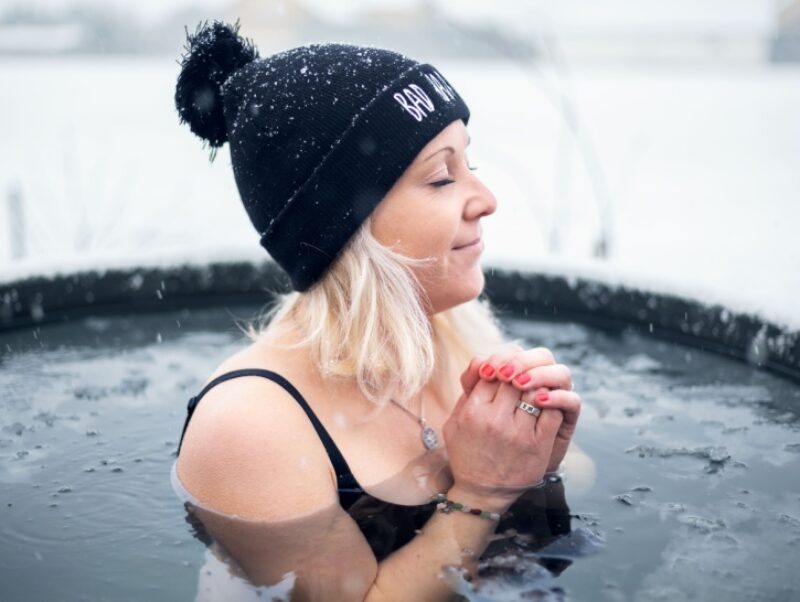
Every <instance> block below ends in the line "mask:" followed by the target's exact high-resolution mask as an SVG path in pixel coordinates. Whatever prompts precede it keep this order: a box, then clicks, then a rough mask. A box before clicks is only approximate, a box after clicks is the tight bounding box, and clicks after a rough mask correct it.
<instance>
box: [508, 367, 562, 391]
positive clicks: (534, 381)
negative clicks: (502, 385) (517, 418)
mask: <svg viewBox="0 0 800 602" xmlns="http://www.w3.org/2000/svg"><path fill="white" fill-rule="evenodd" d="M526 376H527V378H525V377H526ZM512 382H513V383H514V386H516V387H517V388H518V389H520V390H521V391H530V390H532V389H540V388H543V387H545V388H548V389H565V390H567V391H571V390H572V371H571V370H570V369H569V368H568V367H567V366H565V365H564V364H553V365H551V366H539V367H537V368H532V369H531V370H527V371H526V372H521V373H520V374H518V375H517V376H516V377H514V380H513V381H512Z"/></svg>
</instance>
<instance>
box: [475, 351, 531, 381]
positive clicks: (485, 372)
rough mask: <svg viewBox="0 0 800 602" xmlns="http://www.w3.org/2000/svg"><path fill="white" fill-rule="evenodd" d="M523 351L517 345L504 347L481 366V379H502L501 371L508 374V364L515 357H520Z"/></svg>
mask: <svg viewBox="0 0 800 602" xmlns="http://www.w3.org/2000/svg"><path fill="white" fill-rule="evenodd" d="M522 351H523V349H522V347H520V346H519V345H517V344H516V343H511V344H508V345H505V346H503V348H502V349H500V350H499V351H497V352H495V353H493V354H492V355H490V356H489V357H488V358H486V360H484V362H483V363H482V364H481V367H480V371H479V373H480V375H481V377H482V378H485V379H486V380H495V379H498V378H500V376H501V375H500V373H499V371H500V369H501V368H502V369H503V371H504V372H508V368H507V367H506V366H507V364H508V363H509V362H510V361H511V360H512V359H513V358H514V356H515V355H518V354H519V353H521V352H522ZM512 370H513V368H512ZM512 376H513V373H512Z"/></svg>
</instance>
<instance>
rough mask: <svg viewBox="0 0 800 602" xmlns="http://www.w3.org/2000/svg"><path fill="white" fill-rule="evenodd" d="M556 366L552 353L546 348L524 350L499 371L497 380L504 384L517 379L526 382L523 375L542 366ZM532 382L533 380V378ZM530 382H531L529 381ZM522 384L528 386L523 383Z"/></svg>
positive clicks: (511, 358)
mask: <svg viewBox="0 0 800 602" xmlns="http://www.w3.org/2000/svg"><path fill="white" fill-rule="evenodd" d="M550 364H555V358H554V357H553V354H552V352H551V351H550V350H549V349H547V348H546V347H536V348H534V349H528V350H522V351H520V352H519V353H516V354H515V355H513V356H512V357H510V358H509V359H508V360H507V361H506V363H505V364H504V365H501V366H500V367H499V368H498V371H497V378H498V379H499V380H502V381H503V382H511V381H512V380H513V379H515V378H521V379H522V381H526V378H525V377H520V375H521V374H523V373H525V372H527V371H529V370H531V369H533V368H537V367H540V366H547V365H550ZM530 380H533V379H532V378H531V379H530ZM528 382H529V381H528ZM520 384H526V383H525V382H522V383H520Z"/></svg>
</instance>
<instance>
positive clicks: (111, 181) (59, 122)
mask: <svg viewBox="0 0 800 602" xmlns="http://www.w3.org/2000/svg"><path fill="white" fill-rule="evenodd" d="M176 58H177V57H176ZM435 64H436V65H437V67H439V68H440V70H441V71H442V72H443V73H444V74H445V76H446V77H447V78H448V79H449V80H450V81H451V82H452V83H453V84H454V85H455V87H456V88H457V89H458V90H459V92H460V93H461V94H462V95H463V96H464V98H465V99H466V100H467V102H468V104H469V105H470V108H471V110H472V119H471V122H470V134H471V137H472V144H471V146H470V149H471V152H470V161H471V163H472V164H473V165H477V166H478V168H479V171H478V172H477V173H478V175H480V176H481V177H482V178H483V179H484V181H485V182H486V183H487V184H488V185H489V187H490V188H491V189H492V190H493V191H494V193H495V195H496V196H497V199H498V201H499V206H498V211H497V212H496V213H495V214H494V215H492V216H491V217H489V218H487V219H485V220H484V232H485V242H486V251H485V252H484V256H483V261H484V264H485V265H487V266H491V265H498V266H521V267H532V268H534V269H538V270H543V271H548V272H555V273H565V274H571V275H586V276H592V277H599V278H601V279H603V280H606V281H611V282H617V283H624V284H627V285H631V286H639V287H642V288H647V289H651V290H656V291H660V292H674V293H677V294H681V295H686V296H690V297H693V298H698V299H701V300H704V301H708V302H717V303H722V304H724V305H727V306H728V307H730V308H731V309H733V310H736V311H750V312H757V313H760V314H761V315H763V316H764V317H767V318H769V319H772V320H774V321H777V322H779V323H785V324H787V325H790V326H793V327H797V328H800V303H798V301H797V300H798V299H800V237H798V232H797V231H798V226H799V225H800V198H798V197H800V112H798V110H797V107H800V68H797V67H763V68H761V67H759V68H752V67H747V68H738V69H731V68H726V69H713V70H712V69H709V68H703V69H697V70H687V69H686V68H681V69H677V68H676V69H670V68H668V67H664V66H661V67H658V68H657V69H650V70H644V69H643V68H638V69H634V68H632V67H615V68H612V67H607V68H600V67H596V66H595V67H592V68H591V69H589V68H586V69H584V70H575V71H572V72H571V73H569V74H565V73H559V72H556V71H553V70H552V69H551V68H547V67H540V68H536V69H534V68H532V67H527V68H526V67H523V66H520V65H515V64H501V63H495V62H491V63H489V62H487V63H475V62H470V63H469V64H466V63H443V62H441V61H436V62H435ZM177 70H178V66H177V64H176V63H175V61H174V60H172V59H169V58H165V59H161V60H156V59H152V58H151V59H141V58H120V57H113V58H98V57H92V58H64V59H47V60H35V59H25V60H22V59H14V60H11V59H8V58H6V59H4V60H2V61H0V80H1V81H3V94H2V95H0V115H2V116H3V117H2V126H3V127H2V131H3V133H4V136H3V138H2V139H0V282H2V281H8V280H11V279H15V278H18V277H20V276H25V275H29V274H47V273H53V272H57V271H69V270H74V269H82V268H91V267H110V266H133V265H140V264H141V265H161V264H167V265H170V264H174V263H182V262H187V261H188V262H192V263H196V262H199V263H203V262H206V261H209V260H225V259H258V258H261V257H263V256H264V255H263V251H261V249H260V247H258V241H257V236H256V233H255V231H254V229H253V228H252V226H251V225H250V223H249V221H248V220H247V217H246V214H245V212H244V210H243V208H242V207H241V203H240V201H239V199H238V194H237V192H236V187H235V183H234V180H233V174H232V171H231V168H230V161H229V155H228V152H227V146H225V147H223V149H222V150H221V151H220V152H219V154H218V156H217V158H216V160H215V162H214V163H213V164H211V163H209V161H208V150H203V149H202V143H201V141H200V140H199V139H198V138H196V137H195V136H194V135H193V134H191V132H190V131H189V129H188V127H186V126H181V125H179V123H178V120H177V115H176V113H175V110H174V106H173V100H172V95H173V92H174V83H175V78H176V76H177ZM20 207H21V209H19V208H20ZM601 236H603V237H604V238H605V240H606V241H607V248H608V256H607V258H606V259H603V260H600V259H596V258H594V257H593V249H594V248H595V246H596V245H597V243H598V241H599V240H600V238H601ZM20 254H22V255H23V256H22V257H21V258H20V257H17V256H16V255H20Z"/></svg>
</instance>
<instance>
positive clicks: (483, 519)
mask: <svg viewBox="0 0 800 602" xmlns="http://www.w3.org/2000/svg"><path fill="white" fill-rule="evenodd" d="M176 105H177V108H178V111H179V113H180V116H181V119H182V121H184V122H186V123H188V124H189V126H190V128H191V129H192V131H193V132H195V133H196V134H198V135H199V136H201V137H202V138H203V139H204V140H206V141H207V142H208V143H209V144H210V145H211V146H212V148H214V149H216V148H217V147H219V146H220V145H222V144H223V143H225V142H226V141H227V142H228V143H229V145H230V150H231V161H232V166H233V170H234V175H235V178H236V183H237V187H238V190H239V193H240V195H241V197H242V200H243V203H244V206H245V209H246V210H247V212H248V215H249V217H250V219H251V220H252V222H253V224H254V226H255V227H256V229H257V231H258V232H259V234H260V236H261V244H262V246H264V248H265V249H266V250H267V251H268V252H269V253H270V255H271V256H272V257H273V258H274V259H275V261H276V262H278V264H279V265H280V266H281V267H282V268H284V269H285V271H286V272H287V274H288V276H289V280H290V283H291V287H292V289H293V290H292V291H291V292H289V293H287V294H285V295H282V296H280V297H279V302H278V304H277V305H276V306H275V307H274V308H273V309H272V311H270V312H269V313H268V314H267V315H266V316H265V319H264V322H263V323H262V324H260V325H258V326H255V327H251V329H250V335H251V338H252V343H251V344H250V345H249V346H248V347H247V348H245V349H243V350H242V351H240V352H239V353H237V354H235V355H234V356H232V357H230V358H228V359H227V360H225V361H224V362H223V363H222V364H221V365H220V366H219V367H218V368H217V369H216V370H215V371H214V373H213V374H212V375H211V376H210V377H209V379H208V381H207V383H206V386H205V387H204V388H203V390H202V391H201V392H200V394H199V395H198V396H196V397H194V398H192V400H191V402H190V405H189V415H188V416H187V420H186V424H185V426H184V433H183V436H182V439H181V446H180V448H179V451H180V455H179V458H178V461H177V462H176V466H175V469H174V472H173V479H174V483H175V484H176V487H177V488H178V489H179V490H180V491H182V492H183V493H184V495H185V497H186V499H187V500H189V501H191V502H192V504H191V506H192V509H193V514H194V515H196V516H197V517H198V518H200V520H201V522H202V523H203V524H204V525H205V527H206V528H207V529H208V530H209V531H210V532H211V533H212V535H213V536H214V537H215V539H217V541H219V542H220V543H221V544H222V545H223V547H224V549H226V550H227V552H228V553H230V554H231V555H232V556H235V561H236V565H237V566H239V567H240V568H241V570H242V572H243V573H244V574H246V576H247V577H248V578H249V579H250V581H251V582H252V583H254V584H275V583H279V582H282V583H284V584H287V579H288V580H289V581H288V583H289V585H290V586H291V587H293V593H292V596H293V598H292V599H314V598H318V599H325V600H328V599H332V600H338V599H348V600H365V599H366V600H394V599H403V600H440V599H448V597H449V596H451V595H452V594H453V592H454V590H455V589H457V588H458V585H457V582H458V578H457V576H458V575H462V574H463V575H465V576H466V578H467V579H469V578H472V577H474V576H475V574H476V570H477V569H476V567H477V561H478V559H479V558H480V557H481V554H482V553H483V552H484V551H485V550H486V548H487V546H488V545H489V543H490V540H491V538H492V537H493V534H494V531H495V529H496V528H497V527H498V521H501V520H504V519H505V518H507V515H506V513H507V512H508V511H509V509H510V508H511V507H512V504H515V503H517V502H518V501H519V500H520V499H522V498H523V497H524V498H525V499H528V500H534V501H535V502H536V503H537V504H538V505H539V506H540V507H546V506H547V497H548V495H551V497H554V498H557V499H562V494H561V493H560V492H559V491H555V492H553V491H550V489H552V488H558V487H560V486H561V483H560V482H559V481H560V479H559V477H558V476H557V475H556V471H558V469H559V466H560V464H561V461H562V459H563V458H564V456H565V454H566V451H567V447H568V446H569V443H570V439H571V437H572V434H573V432H574V429H575V426H576V422H577V418H578V414H579V410H580V399H579V398H578V396H577V394H575V393H574V392H572V390H571V389H572V383H571V377H570V373H569V370H568V369H567V368H566V367H565V366H563V365H560V364H556V363H555V360H554V358H553V357H552V354H551V353H550V352H549V351H548V350H547V349H544V348H536V349H530V350H524V349H522V348H521V347H520V346H519V345H516V344H515V343H512V344H508V343H506V342H505V341H504V340H503V336H502V334H501V331H500V329H499V327H498V324H497V322H496V320H495V319H494V318H493V316H492V313H491V310H490V308H489V306H488V304H487V303H486V302H484V301H481V300H479V299H478V297H479V295H480V294H481V292H482V290H483V286H484V277H483V273H482V271H481V269H480V265H479V258H480V253H481V251H482V249H483V243H482V242H481V240H480V236H481V223H480V220H481V218H483V217H485V216H488V215H491V214H492V213H493V212H494V211H495V209H496V206H497V202H496V199H495V198H494V196H493V195H492V193H491V192H490V191H489V190H488V189H487V188H486V187H485V186H484V185H483V184H482V183H481V181H480V180H479V179H478V178H477V177H476V176H475V174H474V173H473V171H472V169H473V168H471V167H470V166H469V164H468V161H467V157H466V147H467V144H468V143H469V137H468V134H467V129H466V125H467V123H468V120H469V110H468V109H467V107H466V104H465V103H464V102H463V100H462V99H461V97H460V96H459V95H458V93H457V92H456V91H455V90H454V89H453V87H452V86H451V85H450V84H449V82H447V80H446V79H445V78H444V77H443V76H442V75H441V73H439V72H438V70H436V69H435V68H434V67H432V66H431V65H427V64H420V63H417V62H416V61H414V60H412V59H410V58H408V57H406V56H404V55H400V54H398V53H394V52H391V51H388V50H382V49H377V48H363V47H357V46H350V45H345V44H326V45H310V46H304V47H300V48H294V49H291V50H287V51H284V52H281V53H278V54H275V55H272V56H271V57H267V58H265V59H261V58H260V57H259V56H258V52H257V50H256V49H255V47H254V46H253V45H252V43H251V42H248V41H246V40H244V39H242V38H241V37H239V35H238V23H237V24H235V25H234V26H229V25H226V24H223V23H219V22H214V23H213V24H211V25H207V24H202V25H201V26H200V27H198V29H197V31H196V32H195V34H194V35H191V36H189V37H188V45H187V54H186V55H185V56H184V57H183V60H182V64H181V74H180V76H179V80H178V86H177V90H176ZM200 400H202V403H200ZM545 477H548V479H545ZM436 510H439V511H436ZM563 510H564V506H563V504H562V514H563ZM387 517H388V518H387ZM245 524H246V525H247V526H246V527H244V526H243V525H245ZM387 540H390V544H389V545H386V541H387ZM446 568H447V569H449V570H445V571H444V573H443V569H446ZM448 575H449V576H450V577H453V578H455V579H456V581H455V582H454V581H453V580H452V579H451V578H450V577H448Z"/></svg>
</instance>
